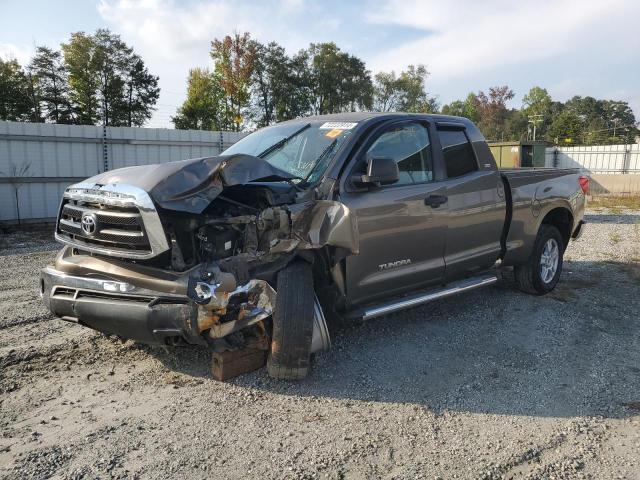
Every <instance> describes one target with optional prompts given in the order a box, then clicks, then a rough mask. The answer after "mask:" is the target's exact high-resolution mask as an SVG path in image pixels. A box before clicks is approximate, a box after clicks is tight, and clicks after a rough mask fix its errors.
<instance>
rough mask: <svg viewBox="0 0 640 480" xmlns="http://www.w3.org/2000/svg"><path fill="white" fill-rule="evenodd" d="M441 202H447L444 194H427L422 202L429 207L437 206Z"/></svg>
mask: <svg viewBox="0 0 640 480" xmlns="http://www.w3.org/2000/svg"><path fill="white" fill-rule="evenodd" d="M443 203H447V197H446V196H445V195H429V196H428V197H427V198H425V199H424V204H425V205H429V206H430V207H431V208H438V207H439V206H440V205H442V204H443Z"/></svg>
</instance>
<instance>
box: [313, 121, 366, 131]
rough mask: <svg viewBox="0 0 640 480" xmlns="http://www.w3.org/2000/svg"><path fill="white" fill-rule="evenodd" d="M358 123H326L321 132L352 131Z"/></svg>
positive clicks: (321, 127) (321, 126)
mask: <svg viewBox="0 0 640 480" xmlns="http://www.w3.org/2000/svg"><path fill="white" fill-rule="evenodd" d="M356 125H358V124H357V123H350V122H325V123H323V124H322V125H320V130H351V129H352V128H354V127H355V126H356Z"/></svg>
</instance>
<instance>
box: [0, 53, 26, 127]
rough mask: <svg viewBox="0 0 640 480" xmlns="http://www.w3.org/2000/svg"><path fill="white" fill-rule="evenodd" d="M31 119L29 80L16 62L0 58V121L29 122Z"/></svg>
mask: <svg viewBox="0 0 640 480" xmlns="http://www.w3.org/2000/svg"><path fill="white" fill-rule="evenodd" d="M33 117H34V105H33V84H32V82H31V80H30V79H29V78H28V77H27V75H26V74H25V72H24V71H23V70H22V67H21V66H20V64H19V63H18V61H17V60H7V61H4V60H2V58H0V120H12V121H29V120H32V119H33Z"/></svg>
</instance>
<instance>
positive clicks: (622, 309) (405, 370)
mask: <svg viewBox="0 0 640 480" xmlns="http://www.w3.org/2000/svg"><path fill="white" fill-rule="evenodd" d="M508 277H509V276H508V274H507V275H506V278H505V279H504V280H502V281H501V282H499V283H498V284H497V285H495V286H492V287H489V288H486V289H483V290H478V291H475V292H472V293H469V294H466V295H465V296H459V297H456V298H450V299H447V300H442V301H438V302H434V303H432V304H430V305H425V306H423V307H419V308H415V309H412V310H408V311H405V312H402V313H398V314H394V315H390V316H388V317H386V318H381V319H378V320H374V321H371V322H368V323H361V324H356V325H353V326H352V327H349V328H343V329H342V330H338V331H334V332H333V347H332V349H331V350H330V351H328V352H325V353H322V354H320V355H318V356H317V357H316V359H315V362H314V368H313V370H312V372H311V373H310V375H309V377H308V378H307V379H305V380H303V381H301V382H281V381H275V380H273V379H270V378H269V377H268V376H267V374H266V371H265V369H262V370H259V371H257V372H253V373H250V374H247V375H244V376H242V377H238V378H236V379H234V380H232V382H233V383H234V384H236V385H238V386H242V387H245V388H258V389H262V390H265V391H269V392H272V393H276V394H282V395H287V396H289V395H290V396H301V395H302V396H314V397H327V398H333V399H343V400H362V401H373V402H394V403H396V402H397V403H411V404H416V405H421V406H423V407H425V408H429V409H431V410H433V411H435V412H438V413H441V412H444V411H447V410H450V411H465V412H477V413H487V414H498V415H527V416H544V417H549V416H552V417H573V416H583V415H587V416H592V415H603V416H609V417H618V416H625V415H627V414H628V413H629V410H628V409H627V407H626V406H625V405H626V404H633V403H634V402H638V401H640V348H639V342H640V323H638V321H637V312H638V311H639V310H640V309H639V307H640V297H639V296H638V281H639V279H640V266H638V265H633V264H631V265H630V264H624V263H616V262H566V265H565V272H564V274H563V278H562V280H561V283H560V284H559V285H558V287H557V288H556V290H555V291H554V292H553V293H551V294H549V295H547V296H544V297H535V296H530V295H526V294H524V293H521V292H519V291H517V290H516V289H515V286H514V285H513V282H512V281H511V279H509V278H508ZM154 352H155V353H154ZM150 353H153V354H154V355H156V356H158V358H159V359H160V360H161V361H163V363H165V365H166V366H167V367H168V368H170V369H174V370H175V369H177V370H179V371H182V372H183V373H186V374H188V375H193V376H198V377H208V376H210V374H209V372H208V368H207V363H206V362H207V360H206V359H208V357H207V356H206V355H205V354H203V352H202V351H199V350H197V351H193V350H189V349H180V350H176V351H172V352H170V354H169V353H161V351H159V350H156V349H153V350H151V351H150ZM203 356H204V357H206V359H205V358H203Z"/></svg>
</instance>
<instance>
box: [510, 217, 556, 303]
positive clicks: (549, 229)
mask: <svg viewBox="0 0 640 480" xmlns="http://www.w3.org/2000/svg"><path fill="white" fill-rule="evenodd" d="M563 254H564V242H563V240H562V235H560V232H559V231H558V229H557V228H556V227H554V226H553V225H546V224H542V225H540V230H539V231H538V236H537V237H536V241H535V244H534V246H533V252H532V253H531V257H530V258H529V261H528V262H527V263H525V264H524V265H517V266H516V267H514V274H515V278H516V282H517V284H518V287H519V288H520V290H522V291H523V292H527V293H532V294H534V295H544V294H546V293H549V292H550V291H551V290H553V289H554V288H555V286H556V284H557V283H558V280H559V279H560V273H561V272H562V258H563Z"/></svg>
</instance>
